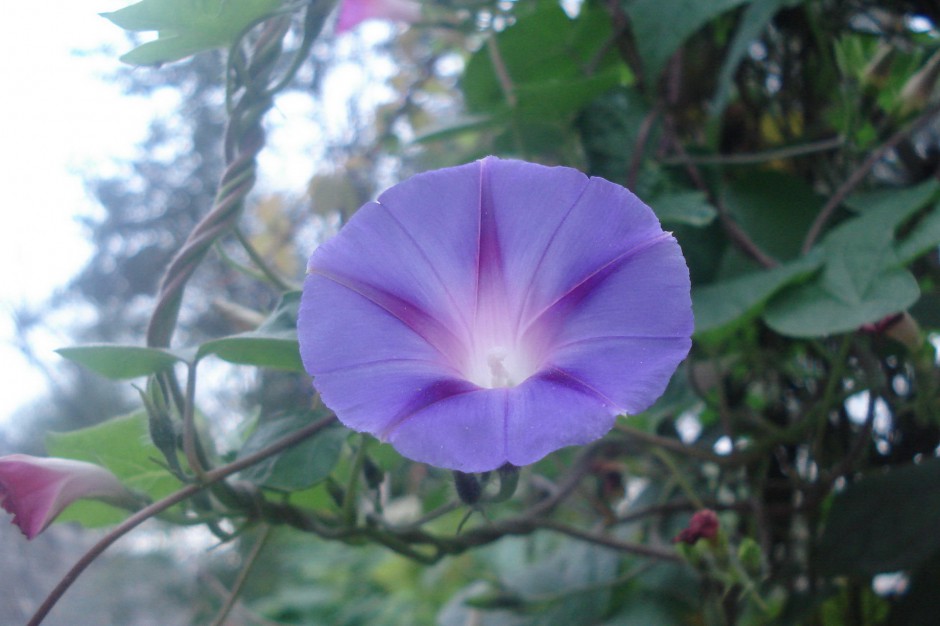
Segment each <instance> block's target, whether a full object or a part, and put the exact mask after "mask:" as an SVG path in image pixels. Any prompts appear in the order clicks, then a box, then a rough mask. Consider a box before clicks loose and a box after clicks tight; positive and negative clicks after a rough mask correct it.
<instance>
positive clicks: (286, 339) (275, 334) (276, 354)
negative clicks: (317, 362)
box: [196, 291, 304, 372]
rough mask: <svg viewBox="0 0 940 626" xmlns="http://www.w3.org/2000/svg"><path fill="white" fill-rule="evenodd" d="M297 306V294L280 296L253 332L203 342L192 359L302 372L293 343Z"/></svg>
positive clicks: (295, 343)
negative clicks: (209, 357) (210, 358)
mask: <svg viewBox="0 0 940 626" xmlns="http://www.w3.org/2000/svg"><path fill="white" fill-rule="evenodd" d="M299 304H300V292H299V291H294V292H290V293H287V294H284V296H283V297H282V298H281V302H280V303H279V304H278V306H277V308H276V309H275V310H274V313H272V314H271V316H270V317H269V318H268V319H267V320H265V322H264V323H263V324H262V325H261V326H259V327H258V328H257V329H256V330H253V331H250V332H247V333H240V334H238V335H232V336H230V337H222V338H220V339H213V340H212V341H207V342H206V343H204V344H202V345H201V346H199V349H198V351H197V352H196V357H197V358H198V359H201V358H203V357H205V356H207V355H209V354H214V355H216V356H217V357H219V358H220V359H222V360H223V361H228V362H230V363H238V364H239V365H254V366H256V367H270V368H271V369H278V370H286V371H291V372H303V371H304V366H303V363H302V362H301V360H300V349H299V347H298V343H297V308H298V306H299Z"/></svg>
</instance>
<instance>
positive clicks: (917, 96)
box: [898, 50, 940, 115]
mask: <svg viewBox="0 0 940 626" xmlns="http://www.w3.org/2000/svg"><path fill="white" fill-rule="evenodd" d="M938 78H940V50H938V51H937V52H935V53H934V54H933V56H932V57H930V59H929V60H928V61H927V63H925V64H924V67H922V68H920V69H919V70H917V72H915V73H914V74H913V75H912V76H911V77H910V78H908V79H907V82H906V83H904V87H902V88H901V94H900V96H899V97H898V99H899V101H900V113H901V115H908V114H910V113H916V112H917V111H920V110H921V109H923V108H924V107H925V106H927V102H928V101H929V100H930V96H931V94H933V91H934V87H936V85H937V79H938Z"/></svg>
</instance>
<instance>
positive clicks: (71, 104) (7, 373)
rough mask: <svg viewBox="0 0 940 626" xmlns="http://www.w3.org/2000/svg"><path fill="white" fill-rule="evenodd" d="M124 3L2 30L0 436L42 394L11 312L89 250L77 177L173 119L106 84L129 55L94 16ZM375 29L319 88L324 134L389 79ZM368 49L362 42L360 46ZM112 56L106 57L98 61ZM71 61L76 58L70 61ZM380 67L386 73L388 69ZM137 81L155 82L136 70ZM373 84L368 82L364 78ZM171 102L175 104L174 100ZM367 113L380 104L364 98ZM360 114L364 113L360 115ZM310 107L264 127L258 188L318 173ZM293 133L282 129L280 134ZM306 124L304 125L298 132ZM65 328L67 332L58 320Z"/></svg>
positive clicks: (60, 340) (91, 209) (294, 100)
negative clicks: (363, 89)
mask: <svg viewBox="0 0 940 626" xmlns="http://www.w3.org/2000/svg"><path fill="white" fill-rule="evenodd" d="M130 3H132V0H83V1H79V2H51V3H43V4H39V3H26V2H16V3H9V5H8V6H5V7H4V8H5V14H4V19H3V20H0V80H2V81H3V85H4V89H3V91H4V97H3V98H2V99H0V139H2V146H3V149H2V150H0V189H2V190H3V191H2V198H3V200H4V203H3V204H4V206H3V207H2V210H0V264H2V267H3V268H4V270H3V271H0V372H2V375H3V384H2V386H0V390H2V391H0V425H2V424H3V423H4V422H6V421H7V420H8V419H9V417H10V415H11V413H12V412H13V411H14V410H15V409H17V408H19V407H21V406H22V405H24V404H25V403H26V402H28V401H29V400H30V399H31V398H33V397H36V396H38V395H40V394H42V393H45V392H46V387H45V381H44V379H43V377H42V375H41V374H40V373H39V372H38V371H35V370H33V369H32V368H30V367H29V366H28V364H27V363H26V362H25V361H24V359H23V358H22V357H21V355H20V354H19V353H18V352H17V350H16V349H14V348H13V347H12V345H11V341H12V337H13V323H12V320H11V315H10V313H11V312H12V310H13V309H14V307H17V306H20V305H23V304H30V305H33V306H36V305H39V304H41V303H42V302H43V301H45V300H46V298H48V296H49V295H50V294H51V293H52V292H53V290H55V289H56V288H57V287H59V286H62V285H64V284H65V283H67V282H68V280H69V279H70V278H71V277H72V276H74V275H75V273H76V272H77V271H78V270H79V269H81V267H82V266H83V265H84V263H85V261H86V259H87V258H88V255H89V253H90V248H89V245H88V243H87V242H86V241H85V239H84V237H83V232H82V229H81V227H80V226H79V224H78V222H77V218H79V217H82V216H94V215H96V214H97V213H98V212H99V211H100V210H101V209H100V208H99V207H98V206H97V204H96V202H95V201H94V199H93V198H91V197H90V196H89V195H88V194H86V193H85V189H84V185H83V182H82V175H83V174H96V175H99V176H100V175H108V174H113V173H115V172H119V171H120V169H121V168H122V167H126V164H127V162H129V161H130V160H132V159H133V158H134V156H135V146H136V145H137V144H138V143H139V142H141V141H142V140H143V139H144V138H145V137H146V133H147V127H148V124H149V121H150V120H151V119H152V118H153V116H154V115H155V114H158V113H166V112H169V111H170V110H171V109H172V106H173V104H174V102H173V99H172V98H171V99H169V100H168V101H163V102H161V101H153V100H146V99H142V98H140V97H135V98H130V97H127V96H124V95H122V94H121V92H120V89H119V88H118V87H117V86H116V85H114V84H112V83H111V82H109V81H108V80H107V77H108V76H109V75H110V74H112V73H113V72H114V71H115V69H116V68H117V67H118V66H119V61H118V60H117V57H118V56H119V55H120V53H122V52H126V51H127V50H128V44H127V43H126V40H125V38H124V34H123V32H122V31H121V29H119V28H118V27H116V26H114V25H113V24H111V23H110V22H109V21H107V20H105V19H104V18H102V17H100V16H99V15H98V14H99V13H101V12H105V11H113V10H115V9H118V8H120V7H122V6H125V5H127V4H130ZM390 34H391V29H390V28H389V27H388V26H387V25H385V24H380V23H376V22H371V23H367V24H364V25H362V26H361V27H360V28H358V29H356V31H355V33H350V34H346V35H343V36H341V37H340V38H339V39H338V40H337V41H336V42H335V44H334V47H333V48H332V52H333V53H334V55H336V57H337V58H338V59H340V60H343V59H345V61H344V62H340V63H336V64H334V68H333V70H332V71H331V72H330V74H329V75H328V76H327V77H326V80H327V86H328V87H329V88H328V89H327V90H326V91H327V93H329V94H330V98H329V99H328V102H326V103H324V104H323V105H322V106H323V111H321V114H323V115H325V116H326V117H327V119H329V120H330V124H332V126H331V127H336V126H337V125H338V124H342V123H343V121H344V120H343V118H344V117H345V115H346V109H345V107H346V99H347V98H348V97H350V96H349V94H350V93H353V92H355V91H356V89H357V87H358V86H360V85H363V84H378V83H379V82H380V81H378V80H377V76H378V75H385V74H389V73H394V71H395V70H394V68H389V67H385V65H383V64H381V63H378V61H379V60H380V59H375V58H374V57H370V58H371V59H373V61H371V62H370V64H369V67H370V71H369V72H365V71H364V68H363V65H362V64H361V59H362V57H363V54H367V52H366V51H365V49H364V48H363V46H366V47H369V44H372V45H374V44H376V42H380V41H381V40H383V39H384V38H386V37H388V36H390ZM365 42H369V44H366V43H365ZM109 47H110V49H111V52H105V53H102V49H107V48H109ZM76 51H78V53H76ZM386 65H387V63H386ZM140 71H159V70H149V69H141V70H140ZM370 74H375V75H376V76H372V75H370ZM170 95H171V94H170ZM370 95H371V96H372V97H371V98H369V100H370V102H369V103H368V104H369V105H370V106H374V105H375V104H376V103H377V102H380V101H382V100H384V99H386V98H387V97H388V94H386V93H385V92H384V91H383V90H382V89H375V90H371V94H370ZM360 104H361V103H360ZM312 106H314V105H313V104H312V102H311V100H310V99H309V98H306V97H299V96H298V95H297V94H286V95H285V97H283V98H279V99H278V101H277V104H276V108H275V110H274V111H273V112H272V113H271V114H270V115H269V116H268V128H269V131H270V135H269V140H270V141H269V144H268V148H267V149H266V150H265V152H264V154H262V158H261V160H260V163H259V165H260V169H261V172H260V174H261V175H260V183H259V184H260V185H261V186H263V187H264V188H267V189H270V190H278V191H281V192H287V193H296V194H301V193H303V192H304V190H305V186H306V183H307V181H308V179H309V176H310V174H311V173H312V171H313V169H314V167H315V165H314V164H315V160H316V156H315V155H316V153H317V152H318V151H317V150H316V148H315V147H316V146H322V143H323V136H322V133H321V131H320V129H319V128H318V127H316V126H315V125H314V124H313V123H312V119H313V117H314V114H313V112H312V111H311V107H312ZM288 120H289V121H290V124H289V129H286V128H285V127H286V126H287V124H286V122H287V121H288ZM304 122H307V123H304ZM62 322H63V323H62V327H63V330H64V327H65V326H66V325H67V320H62ZM31 340H32V342H31V343H32V345H33V347H34V349H35V352H36V353H37V354H38V355H39V356H41V357H43V358H44V360H45V361H46V362H48V363H50V364H54V363H56V362H57V360H58V357H57V356H56V355H55V354H54V353H53V352H52V351H53V350H54V349H55V348H59V347H62V346H64V345H68V344H69V338H68V336H67V335H66V334H65V332H61V333H60V332H57V331H55V330H54V329H53V331H52V332H51V333H34V334H33V335H32V336H31Z"/></svg>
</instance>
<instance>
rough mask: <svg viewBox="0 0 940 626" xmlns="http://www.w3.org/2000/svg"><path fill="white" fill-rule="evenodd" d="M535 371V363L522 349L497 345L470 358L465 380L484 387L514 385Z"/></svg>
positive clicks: (494, 387) (492, 387)
mask: <svg viewBox="0 0 940 626" xmlns="http://www.w3.org/2000/svg"><path fill="white" fill-rule="evenodd" d="M535 371H536V363H535V362H534V360H533V359H531V358H530V357H529V355H527V354H526V353H525V351H524V350H520V349H518V348H517V349H511V348H507V347H506V346H502V345H497V346H493V347H491V348H489V349H485V350H480V351H479V352H477V353H476V354H475V355H473V357H472V358H471V362H470V364H469V367H468V368H467V370H466V376H467V380H469V381H470V382H472V383H473V384H474V385H477V386H479V387H483V388H484V389H496V388H500V387H514V386H516V385H518V384H519V383H521V382H523V381H524V380H525V379H527V378H528V377H529V376H531V375H532V374H534V373H535Z"/></svg>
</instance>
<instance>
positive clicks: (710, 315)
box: [692, 253, 822, 335]
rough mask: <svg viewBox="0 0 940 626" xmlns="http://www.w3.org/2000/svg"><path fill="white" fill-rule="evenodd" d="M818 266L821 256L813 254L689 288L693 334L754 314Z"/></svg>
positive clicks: (699, 333)
mask: <svg viewBox="0 0 940 626" xmlns="http://www.w3.org/2000/svg"><path fill="white" fill-rule="evenodd" d="M821 265H822V255H821V254H818V253H816V254H811V255H807V256H806V257H802V258H799V259H797V260H795V261H791V262H790V263H786V264H784V265H781V266H779V267H775V268H773V269H769V270H765V271H762V272H756V273H753V274H747V275H745V276H739V277H736V278H732V279H730V280H725V281H721V282H717V283H712V284H710V285H705V286H703V287H696V288H695V289H693V290H692V310H693V311H694V313H695V334H696V335H701V334H703V333H706V332H709V331H712V330H715V329H718V328H721V327H723V326H726V325H728V324H730V323H732V322H734V321H736V320H740V319H744V318H746V317H748V316H750V315H755V314H757V312H758V311H759V309H760V307H761V306H762V305H763V304H764V303H765V302H767V300H768V299H769V298H770V297H771V296H773V295H774V294H775V293H777V292H778V291H780V290H781V289H783V288H784V287H786V286H787V285H789V284H791V283H793V282H796V281H798V280H800V279H802V278H805V277H806V276H808V275H809V274H811V273H812V272H814V271H816V270H817V269H819V267H820V266H821Z"/></svg>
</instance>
